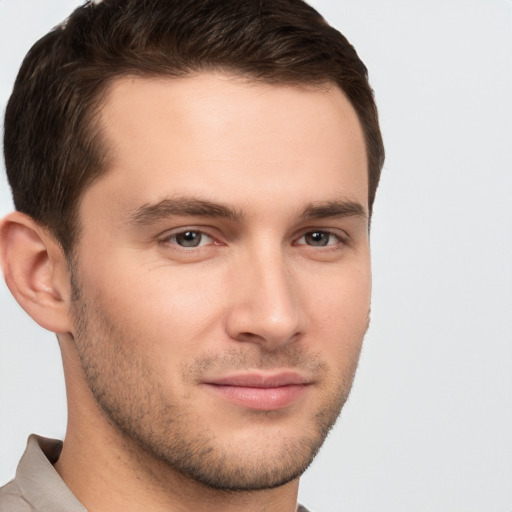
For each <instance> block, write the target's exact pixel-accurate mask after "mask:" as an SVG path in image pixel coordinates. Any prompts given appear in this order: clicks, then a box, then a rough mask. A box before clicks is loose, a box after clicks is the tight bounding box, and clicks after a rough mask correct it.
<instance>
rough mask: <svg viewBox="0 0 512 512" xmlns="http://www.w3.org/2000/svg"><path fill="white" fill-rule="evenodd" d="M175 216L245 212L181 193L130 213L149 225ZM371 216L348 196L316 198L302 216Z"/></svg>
mask: <svg viewBox="0 0 512 512" xmlns="http://www.w3.org/2000/svg"><path fill="white" fill-rule="evenodd" d="M172 216H184V217H212V218H222V219H227V220H230V221H233V222H239V221H241V220H242V219H243V217H244V216H243V214H242V212H241V211H240V210H237V209H235V208H233V207H231V206H228V205H225V204H222V203H214V202H212V201H207V200H204V199H197V198H189V197H178V198H167V199H163V200H162V201H159V202H158V203H155V204H145V205H143V206H141V207H139V208H137V209H136V210H135V211H134V212H133V213H132V214H131V215H130V217H129V220H128V222H129V223H132V224H138V225H149V224H151V223H154V222H157V221H159V220H161V219H165V218H168V217H172ZM353 216H355V217H360V218H362V219H364V220H366V219H367V218H368V215H367V213H366V210H365V208H364V207H363V206H362V205H361V204H360V203H358V202H355V201H347V200H336V201H325V202H316V203H312V204H310V205H309V206H307V207H306V208H305V209H304V210H302V212H301V214H300V218H301V219H302V220H305V221H306V220H315V219H326V218H333V217H338V218H339V217H353Z"/></svg>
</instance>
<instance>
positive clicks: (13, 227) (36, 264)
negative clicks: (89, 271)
mask: <svg viewBox="0 0 512 512" xmlns="http://www.w3.org/2000/svg"><path fill="white" fill-rule="evenodd" d="M0 256H1V258H0V259H1V263H2V268H3V272H4V277H5V282H6V283H7V286H8V287H9V290H10V291H11V293H12V294H13V296H14V298H15V299H16V300H17V301H18V303H19V304H20V306H21V307H22V308H23V309H24V310H25V311H26V312H27V313H28V314H29V315H30V316H31V317H32V318H33V319H34V320H35V321H36V322H37V323H38V324H39V325H41V326H42V327H44V328H45V329H48V330H49V331H53V332H55V333H66V332H70V331H71V329H72V323H71V315H70V305H71V285H70V275H69V270H68V265H67V261H66V258H65V256H64V252H63V251H62V248H61V247H60V245H59V243H58V242H57V241H56V240H55V238H54V237H53V236H52V235H51V234H50V233H49V232H48V230H47V229H45V228H43V227H42V226H40V225H39V224H37V223H36V222H35V221H34V220H33V219H32V218H31V217H28V216H27V215H25V214H23V213H20V212H13V213H11V214H9V215H7V217H5V218H4V219H3V220H2V222H1V223H0Z"/></svg>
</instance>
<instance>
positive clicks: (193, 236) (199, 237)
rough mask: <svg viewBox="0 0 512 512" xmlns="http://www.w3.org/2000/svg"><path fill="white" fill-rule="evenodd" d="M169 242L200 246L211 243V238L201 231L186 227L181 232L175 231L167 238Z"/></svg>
mask: <svg viewBox="0 0 512 512" xmlns="http://www.w3.org/2000/svg"><path fill="white" fill-rule="evenodd" d="M167 241H168V242H170V243H171V244H175V245H179V246H180V247H186V248H189V247H200V246H202V245H207V244H211V243H212V238H211V237H210V236H208V235H207V234H205V233H202V232H201V231H194V230H192V229H188V230H187V231H182V232H181V233H175V234H174V235H171V236H169V238H168V239H167Z"/></svg>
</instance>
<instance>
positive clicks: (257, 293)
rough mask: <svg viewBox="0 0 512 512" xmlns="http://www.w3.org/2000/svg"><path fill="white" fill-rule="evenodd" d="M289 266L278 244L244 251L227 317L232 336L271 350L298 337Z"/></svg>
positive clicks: (296, 304)
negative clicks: (262, 344)
mask: <svg viewBox="0 0 512 512" xmlns="http://www.w3.org/2000/svg"><path fill="white" fill-rule="evenodd" d="M291 263H292V262H291V261H290V259H289V257H288V256H287V254H286V251H285V250H284V248H283V247H282V246H281V245H279V244H269V243H264V244H258V247H252V248H251V249H249V250H247V252H246V253H245V254H244V257H243V258H242V261H241V266H240V275H239V276H238V277H239V279H237V281H239V282H238V288H239V289H238V293H235V296H236V299H235V302H234V303H233V306H232V311H231V315H230V316H231V336H232V337H234V338H236V339H239V340H241V341H258V342H261V343H265V344H266V345H267V346H268V347H271V346H278V345H281V344H283V343H286V342H288V341H290V340H291V339H292V338H294V337H295V335H296V334H298V332H299V331H300V330H301V317H302V314H301V310H300V301H299V297H298V293H297V292H298V287H297V283H296V282H295V276H294V272H293V268H292V265H291Z"/></svg>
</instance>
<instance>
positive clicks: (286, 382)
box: [206, 371, 311, 388]
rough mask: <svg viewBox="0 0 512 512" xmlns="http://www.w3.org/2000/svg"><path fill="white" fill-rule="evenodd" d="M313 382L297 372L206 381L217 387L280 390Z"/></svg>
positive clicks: (247, 375) (227, 376) (240, 375)
mask: <svg viewBox="0 0 512 512" xmlns="http://www.w3.org/2000/svg"><path fill="white" fill-rule="evenodd" d="M310 383H311V382H310V381H309V380H308V379H307V378H306V377H304V376H302V375H300V374H299V373H296V372H291V371H286V372H278V373H237V374H231V375H226V376H224V377H219V378H214V379H211V380H208V381H206V384H213V385H216V386H239V387H247V388H278V387H281V386H293V385H305V384H310Z"/></svg>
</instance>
